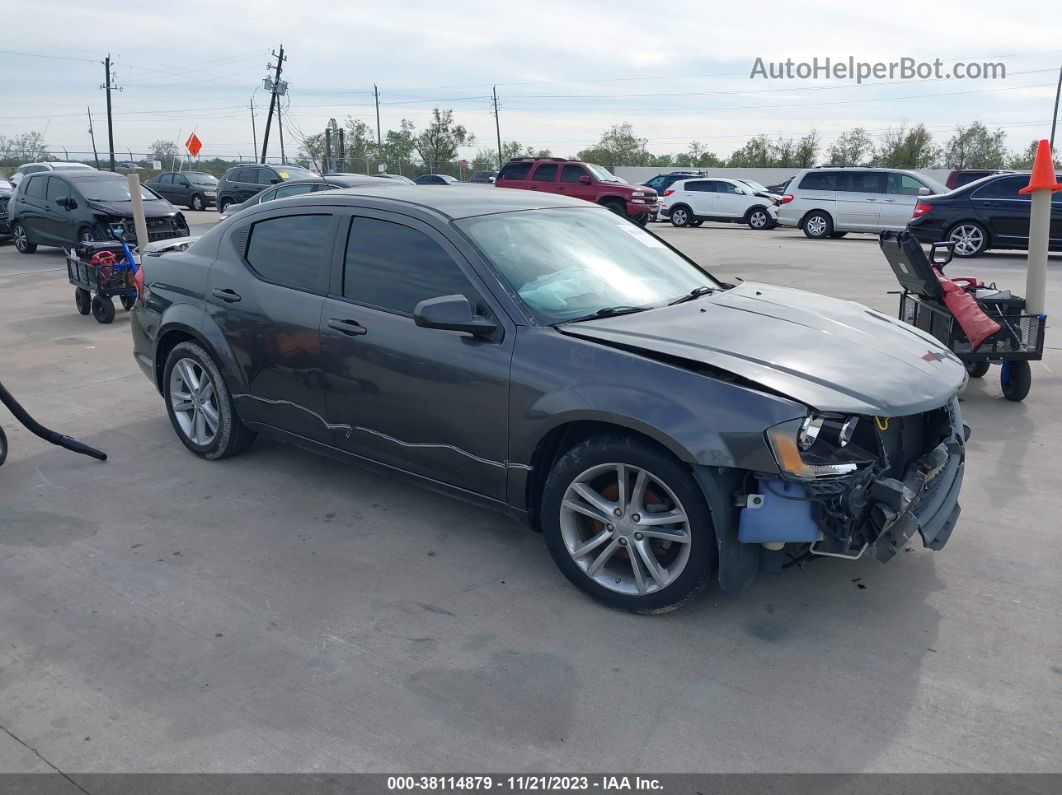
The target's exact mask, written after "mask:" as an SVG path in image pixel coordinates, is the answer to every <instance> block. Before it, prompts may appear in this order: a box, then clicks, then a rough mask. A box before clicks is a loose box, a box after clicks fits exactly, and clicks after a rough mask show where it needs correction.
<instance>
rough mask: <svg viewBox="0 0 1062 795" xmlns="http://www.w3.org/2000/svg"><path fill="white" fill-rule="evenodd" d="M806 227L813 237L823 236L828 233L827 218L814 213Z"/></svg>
mask: <svg viewBox="0 0 1062 795" xmlns="http://www.w3.org/2000/svg"><path fill="white" fill-rule="evenodd" d="M805 227H806V228H807V231H808V234H809V235H811V236H812V237H822V236H823V235H824V234H826V219H825V218H823V217H822V216H821V215H813V216H811V217H810V218H809V219H808V220H807V223H806V224H805Z"/></svg>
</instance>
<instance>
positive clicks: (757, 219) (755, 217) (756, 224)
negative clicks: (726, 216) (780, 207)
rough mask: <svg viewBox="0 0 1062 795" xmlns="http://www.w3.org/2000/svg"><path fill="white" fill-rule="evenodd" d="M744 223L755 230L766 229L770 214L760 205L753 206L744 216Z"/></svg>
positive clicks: (768, 224) (768, 225)
mask: <svg viewBox="0 0 1062 795" xmlns="http://www.w3.org/2000/svg"><path fill="white" fill-rule="evenodd" d="M745 223H747V224H748V225H749V228H751V229H755V230H757V231H759V230H761V229H768V228H770V225H771V216H770V214H769V213H768V212H767V211H766V210H765V209H763V208H762V207H753V208H752V209H751V210H749V211H748V214H747V215H746V216H745Z"/></svg>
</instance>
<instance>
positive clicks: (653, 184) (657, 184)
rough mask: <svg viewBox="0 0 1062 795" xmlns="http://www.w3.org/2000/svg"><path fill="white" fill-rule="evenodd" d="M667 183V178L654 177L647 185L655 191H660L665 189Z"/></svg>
mask: <svg viewBox="0 0 1062 795" xmlns="http://www.w3.org/2000/svg"><path fill="white" fill-rule="evenodd" d="M666 182H667V177H653V178H652V179H651V180H649V181H648V182H646V183H645V185H646V187H647V188H652V189H653V190H660V189H661V188H663V187H664V184H665V183H666Z"/></svg>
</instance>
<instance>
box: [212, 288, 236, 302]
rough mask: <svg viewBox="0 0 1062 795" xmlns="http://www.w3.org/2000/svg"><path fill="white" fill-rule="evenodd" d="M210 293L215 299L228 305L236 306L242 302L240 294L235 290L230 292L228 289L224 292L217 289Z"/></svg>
mask: <svg viewBox="0 0 1062 795" xmlns="http://www.w3.org/2000/svg"><path fill="white" fill-rule="evenodd" d="M210 292H212V293H213V294H214V297H215V298H218V299H220V300H222V301H224V302H225V303H226V304H236V303H239V301H240V294H239V293H238V292H236V291H235V290H230V289H228V288H225V289H224V290H222V289H220V288H218V287H215V288H214V289H213V290H211V291H210Z"/></svg>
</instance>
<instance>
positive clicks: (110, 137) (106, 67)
mask: <svg viewBox="0 0 1062 795" xmlns="http://www.w3.org/2000/svg"><path fill="white" fill-rule="evenodd" d="M103 72H104V81H103V85H102V86H100V88H102V89H104V90H105V91H106V92H107V151H108V152H109V153H110V156H111V171H114V120H113V118H112V116H111V92H112V91H114V90H115V87H114V85H112V82H113V76H112V75H111V55H110V53H108V54H107V57H106V58H105V59H104V61H103Z"/></svg>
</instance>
